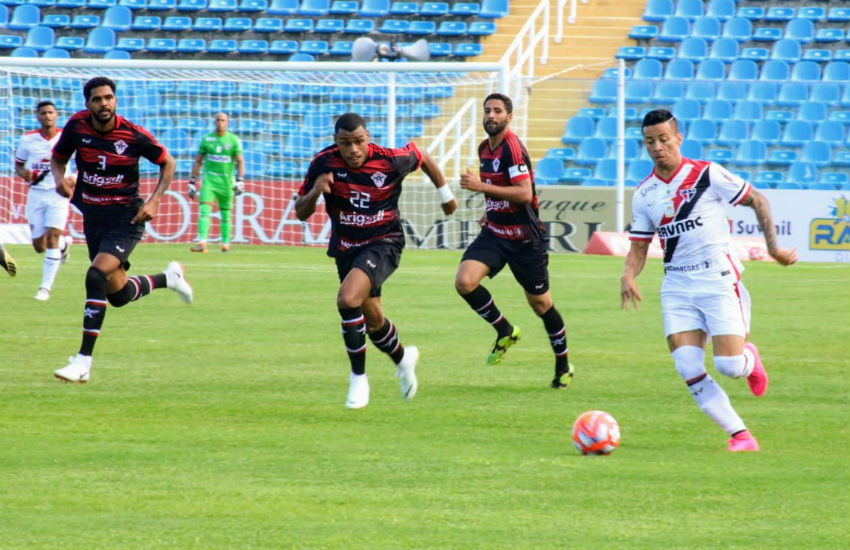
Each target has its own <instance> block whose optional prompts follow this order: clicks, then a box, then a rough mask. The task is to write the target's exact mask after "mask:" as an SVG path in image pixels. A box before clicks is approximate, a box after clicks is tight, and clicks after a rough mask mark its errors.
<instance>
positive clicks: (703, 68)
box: [694, 59, 726, 81]
mask: <svg viewBox="0 0 850 550" xmlns="http://www.w3.org/2000/svg"><path fill="white" fill-rule="evenodd" d="M694 78H696V79H697V80H714V81H720V80H724V79H725V78H726V64H725V63H724V62H722V61H720V60H719V59H704V60H703V61H702V62H701V63H700V64H699V65H697V72H696V75H695V76H694Z"/></svg>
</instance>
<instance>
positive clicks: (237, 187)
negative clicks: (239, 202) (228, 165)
mask: <svg viewBox="0 0 850 550" xmlns="http://www.w3.org/2000/svg"><path fill="white" fill-rule="evenodd" d="M242 185H244V182H243V181H242V180H241V179H237V180H236V183H234V184H233V196H234V197H238V196H239V195H241V194H242V191H243V190H242Z"/></svg>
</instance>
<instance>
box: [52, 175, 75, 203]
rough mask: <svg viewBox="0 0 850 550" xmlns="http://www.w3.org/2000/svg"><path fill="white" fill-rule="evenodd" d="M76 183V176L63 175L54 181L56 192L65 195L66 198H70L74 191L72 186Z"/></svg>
mask: <svg viewBox="0 0 850 550" xmlns="http://www.w3.org/2000/svg"><path fill="white" fill-rule="evenodd" d="M76 184H77V178H76V177H71V176H68V177H64V178H62V179H61V180H59V181H57V182H56V192H57V193H59V194H60V195H62V196H63V197H65V198H66V199H67V198H70V197H71V195H72V194H73V193H74V186H75V185H76Z"/></svg>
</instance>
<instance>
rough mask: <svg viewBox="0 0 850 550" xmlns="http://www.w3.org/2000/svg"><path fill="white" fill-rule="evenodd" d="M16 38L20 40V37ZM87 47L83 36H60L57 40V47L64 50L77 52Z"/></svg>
mask: <svg viewBox="0 0 850 550" xmlns="http://www.w3.org/2000/svg"><path fill="white" fill-rule="evenodd" d="M15 38H18V39H20V38H21V37H20V36H16V37H15ZM84 45H85V39H84V38H83V37H82V36H60V37H59V38H57V39H56V47H57V48H62V49H63V50H69V51H75V50H80V49H82V48H83V46H84Z"/></svg>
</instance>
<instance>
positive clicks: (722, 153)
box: [704, 147, 735, 164]
mask: <svg viewBox="0 0 850 550" xmlns="http://www.w3.org/2000/svg"><path fill="white" fill-rule="evenodd" d="M704 155H705V160H710V161H711V162H718V163H720V164H726V163H728V162H731V161H732V160H733V159H734V158H735V153H734V152H733V151H732V150H731V149H726V148H725V147H714V148H711V149H708V150H707V151H705V153H704Z"/></svg>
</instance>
